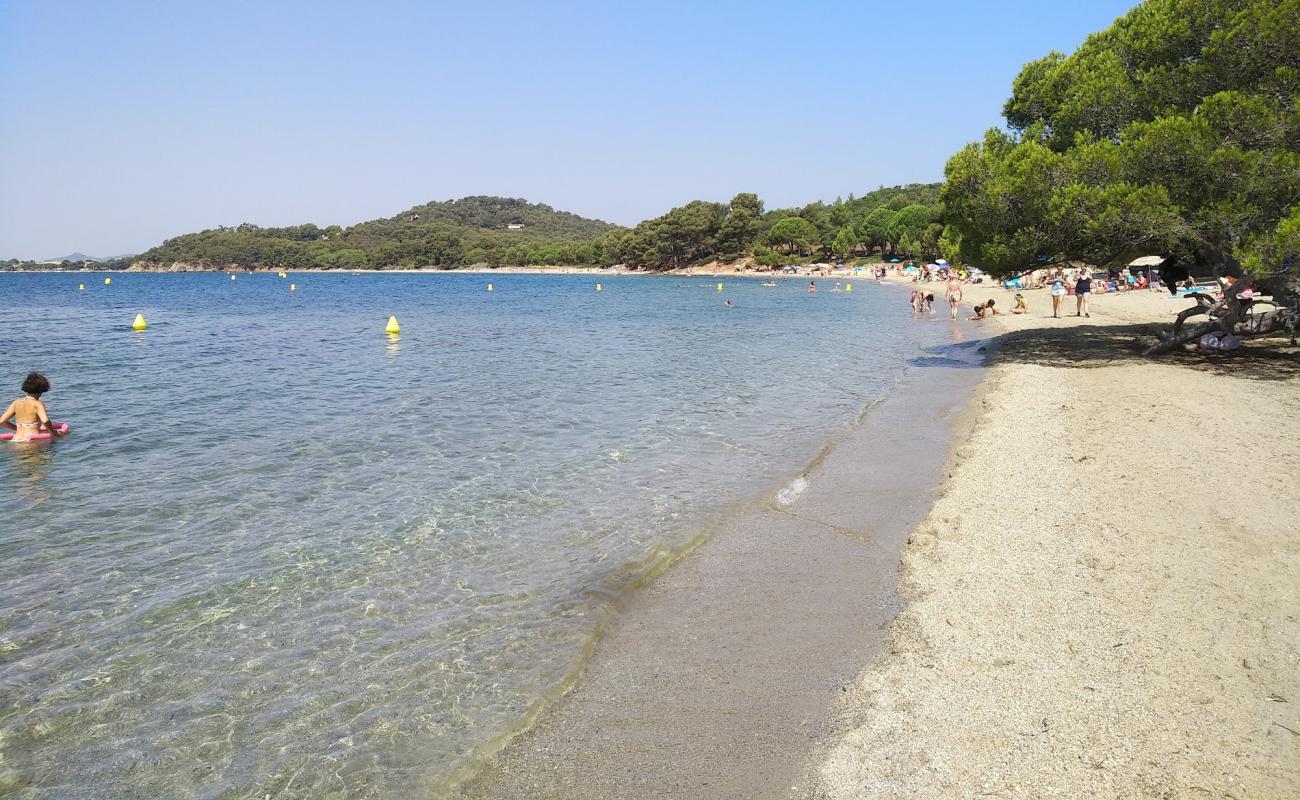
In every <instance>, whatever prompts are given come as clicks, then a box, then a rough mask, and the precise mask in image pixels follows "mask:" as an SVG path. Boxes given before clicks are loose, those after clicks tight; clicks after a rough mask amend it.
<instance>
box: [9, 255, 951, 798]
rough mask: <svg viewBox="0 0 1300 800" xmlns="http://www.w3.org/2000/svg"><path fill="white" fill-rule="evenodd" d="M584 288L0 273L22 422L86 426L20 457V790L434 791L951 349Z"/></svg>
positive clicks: (907, 331)
mask: <svg viewBox="0 0 1300 800" xmlns="http://www.w3.org/2000/svg"><path fill="white" fill-rule="evenodd" d="M489 280H491V281H492V283H493V284H494V285H495V289H496V291H494V292H492V293H490V294H489V293H488V292H486V291H485V285H486V283H487V282H488V281H489ZM595 280H596V279H595V278H592V277H589V276H526V275H494V276H490V277H488V276H477V275H361V276H352V275H346V274H328V275H321V274H311V275H307V274H299V275H294V276H291V278H290V279H289V280H282V279H280V278H277V277H275V276H274V275H273V274H258V275H247V274H241V275H239V276H238V278H237V280H234V281H232V280H230V278H229V277H228V276H227V275H221V274H193V275H136V274H117V275H114V276H113V285H112V286H104V285H103V281H102V276H92V275H14V274H0V320H3V323H4V324H3V328H4V336H5V339H6V341H7V342H8V352H7V357H6V359H5V363H6V364H7V365H8V366H7V367H6V370H7V372H8V374H9V376H10V377H8V378H6V379H5V380H8V381H9V382H10V383H12V384H14V390H13V391H11V394H13V395H15V396H16V395H17V391H16V386H17V384H18V383H20V382H21V379H22V375H23V374H24V373H25V372H26V370H27V369H31V368H40V369H41V370H43V371H45V372H46V373H47V374H48V375H49V377H50V379H51V381H52V383H53V384H54V390H53V391H52V392H51V394H50V395H49V396H48V397H47V401H48V404H49V406H50V408H51V410H52V412H53V415H54V417H55V418H56V419H66V420H68V421H69V422H71V423H72V425H73V433H72V435H71V436H69V437H68V438H67V439H64V440H62V441H59V442H55V443H52V444H44V445H26V446H14V445H7V446H5V447H3V448H0V520H3V521H2V522H0V526H2V527H0V757H2V758H0V792H3V791H4V790H6V789H8V790H10V791H13V792H14V794H15V796H17V797H22V798H54V797H60V798H63V797H105V796H113V797H141V798H144V797H196V798H197V797H203V798H208V797H211V798H218V797H219V798H240V797H259V798H260V797H264V796H267V795H269V796H272V797H405V796H410V795H411V794H412V793H416V792H428V791H432V790H435V789H436V788H437V787H438V786H439V785H440V782H441V781H442V780H443V779H444V778H445V777H446V775H447V774H448V773H449V772H450V771H451V770H452V769H453V768H455V767H456V766H457V765H459V764H462V763H464V761H465V760H466V759H467V757H469V756H470V754H471V753H472V752H473V750H474V748H475V747H477V746H479V745H481V744H482V743H484V742H487V741H491V740H493V739H495V738H496V737H498V736H500V734H501V733H502V732H503V731H504V730H506V729H508V728H509V727H510V726H512V725H514V724H516V723H517V722H518V721H519V720H520V719H521V718H522V717H523V716H524V715H525V713H526V712H527V711H528V710H529V708H530V707H532V706H533V704H535V703H536V702H537V700H538V699H539V698H541V697H543V696H544V695H545V694H546V693H547V692H548V691H550V690H552V689H553V688H554V687H555V686H556V685H557V684H558V683H559V682H560V681H562V680H563V679H564V678H565V677H566V676H567V675H569V674H570V673H571V672H572V671H573V669H574V668H575V666H576V664H577V663H578V660H579V658H580V657H581V654H582V651H583V648H584V646H585V645H586V644H587V643H588V642H589V640H590V637H591V635H592V632H593V630H594V628H595V626H596V625H597V624H598V621H599V619H600V618H601V616H602V614H603V611H604V610H605V609H607V608H608V606H609V604H610V603H611V602H612V601H613V600H614V599H615V598H617V597H618V596H619V595H620V594H621V593H623V592H624V591H625V590H626V589H627V587H628V586H629V585H630V584H631V583H632V582H633V581H634V580H635V579H636V577H637V576H638V575H640V574H641V573H642V572H644V570H645V569H646V568H647V566H648V565H649V564H650V563H652V562H653V561H654V560H655V559H658V558H662V557H663V556H664V555H665V554H666V553H668V552H670V551H671V550H672V549H673V548H675V547H679V546H681V545H683V544H685V543H686V542H688V541H690V540H691V539H692V538H693V537H695V536H696V535H697V534H698V533H699V531H701V530H702V529H703V527H704V526H705V525H706V524H708V521H709V520H710V519H713V518H716V517H717V515H718V514H721V513H724V512H725V510H726V509H727V508H728V507H734V506H735V504H737V503H740V502H744V501H746V500H748V499H751V498H753V497H754V496H755V495H756V493H758V492H761V491H766V490H768V489H770V488H772V487H774V486H777V485H778V484H779V482H780V481H781V479H782V478H783V477H785V476H788V475H789V474H790V473H791V472H792V471H794V470H796V469H797V468H798V467H799V466H800V465H801V464H803V463H805V462H806V461H807V460H808V459H809V458H811V457H812V456H813V455H814V454H815V453H816V452H817V451H818V449H819V448H820V447H821V445H822V443H823V442H824V441H825V440H826V439H827V438H828V437H829V436H831V435H832V434H833V433H835V432H836V431H838V430H840V429H842V428H843V427H844V426H845V425H848V424H851V423H852V422H853V421H854V419H855V418H856V417H857V416H858V415H859V414H860V413H861V411H862V409H863V408H864V407H865V406H867V405H868V404H870V403H871V402H873V401H874V400H877V399H878V398H880V397H881V396H883V395H884V394H885V393H887V392H888V391H889V389H890V387H891V386H892V385H893V384H894V383H895V382H896V381H897V380H898V379H899V377H900V376H901V375H902V374H903V371H904V370H906V369H909V366H908V362H909V360H910V359H914V358H917V357H918V356H922V355H923V353H924V351H925V350H926V349H927V348H930V347H933V346H936V345H940V344H942V343H943V341H944V339H945V338H946V337H947V336H949V335H950V334H949V328H948V326H947V325H946V324H919V323H912V322H911V321H910V320H909V313H908V312H909V310H908V307H907V305H906V303H905V301H904V300H905V299H904V300H900V299H899V297H898V295H897V294H896V293H895V292H894V291H890V290H886V289H884V288H881V287H878V286H875V285H873V284H870V283H869V282H868V281H866V280H862V279H858V280H857V281H855V286H854V291H853V292H852V293H838V294H836V293H832V292H830V291H828V290H829V288H830V285H831V284H830V283H828V282H824V281H823V282H821V283H822V284H823V285H822V290H821V291H820V292H819V293H818V294H817V295H814V296H809V295H807V293H806V291H805V287H806V281H791V282H788V283H784V282H783V283H781V284H780V285H779V286H777V287H775V288H764V287H761V286H759V285H758V284H757V282H753V281H730V282H728V283H727V285H726V291H725V293H724V294H721V295H720V294H718V293H717V292H716V291H715V289H714V286H715V283H716V281H715V280H713V279H707V280H706V279H698V280H692V279H676V278H632V277H627V278H619V277H609V278H602V279H601V282H602V283H603V284H604V287H605V290H604V291H603V292H601V293H599V294H598V293H596V292H595V291H594V290H593V289H594V283H595ZM290 281H293V282H295V283H296V284H297V285H298V291H297V292H294V293H290V292H289V289H288V283H289V282H290ZM78 283H85V285H86V291H84V292H78V291H77V284H78ZM724 297H726V298H730V299H732V300H733V302H734V303H735V305H736V307H735V308H733V309H725V308H723V306H722V300H723V298H724ZM137 312H141V313H143V314H144V315H145V317H146V318H147V319H148V321H149V328H148V330H146V331H144V332H134V331H132V330H130V322H131V319H132V318H133V317H134V315H135V314H136V313H137ZM389 314H396V315H397V316H398V318H399V320H400V321H401V324H402V334H401V336H400V337H398V338H397V339H391V338H390V337H387V336H385V335H384V333H383V328H384V322H385V320H386V319H387V316H388V315H389ZM918 363H920V362H918ZM910 368H912V369H917V367H910ZM7 399H8V398H6V400H7Z"/></svg>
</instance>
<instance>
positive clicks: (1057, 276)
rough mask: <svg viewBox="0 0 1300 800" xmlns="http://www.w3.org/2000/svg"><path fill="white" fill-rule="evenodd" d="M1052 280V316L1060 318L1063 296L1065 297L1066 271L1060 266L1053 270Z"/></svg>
mask: <svg viewBox="0 0 1300 800" xmlns="http://www.w3.org/2000/svg"><path fill="white" fill-rule="evenodd" d="M1050 280H1051V282H1052V283H1051V288H1050V291H1051V293H1052V316H1053V317H1058V318H1059V317H1060V316H1061V298H1062V297H1065V273H1064V272H1061V268H1060V267H1057V268H1056V269H1055V270H1053V272H1052V277H1051V279H1050Z"/></svg>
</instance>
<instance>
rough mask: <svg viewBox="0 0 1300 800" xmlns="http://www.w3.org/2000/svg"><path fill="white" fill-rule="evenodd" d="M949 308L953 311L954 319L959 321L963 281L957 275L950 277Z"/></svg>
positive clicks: (948, 290)
mask: <svg viewBox="0 0 1300 800" xmlns="http://www.w3.org/2000/svg"><path fill="white" fill-rule="evenodd" d="M947 297H948V308H949V309H951V310H952V319H957V304H958V303H960V302H961V280H959V279H958V278H957V276H956V275H955V274H953V275H950V276H949V277H948V289H947Z"/></svg>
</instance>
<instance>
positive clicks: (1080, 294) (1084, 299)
mask: <svg viewBox="0 0 1300 800" xmlns="http://www.w3.org/2000/svg"><path fill="white" fill-rule="evenodd" d="M1090 294H1092V273H1091V272H1089V271H1088V270H1087V269H1084V270H1083V271H1082V272H1080V273H1079V280H1078V281H1076V282H1075V284H1074V308H1075V311H1074V315H1075V316H1076V317H1091V316H1092V314H1089V313H1088V295H1090Z"/></svg>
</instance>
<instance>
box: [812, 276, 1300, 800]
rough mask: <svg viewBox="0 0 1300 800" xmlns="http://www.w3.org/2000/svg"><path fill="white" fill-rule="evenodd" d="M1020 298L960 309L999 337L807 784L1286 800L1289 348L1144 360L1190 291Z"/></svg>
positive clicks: (1294, 779)
mask: <svg viewBox="0 0 1300 800" xmlns="http://www.w3.org/2000/svg"><path fill="white" fill-rule="evenodd" d="M930 285H931V286H938V285H937V284H930ZM936 293H937V292H936ZM965 294H966V300H967V303H970V302H979V301H982V300H984V299H985V298H988V297H995V298H997V299H998V303H999V305H1000V306H1003V305H1004V306H1005V307H1010V306H1011V296H1012V293H1011V292H1007V291H1005V290H1003V289H1000V288H981V287H978V286H976V287H967V288H966V290H965ZM1025 294H1026V296H1027V297H1029V303H1030V309H1031V313H1030V314H1028V315H1024V316H999V317H997V318H996V319H995V320H991V321H986V322H979V323H974V322H972V323H969V324H971V325H979V326H987V327H989V328H990V329H991V330H994V331H996V332H998V333H1000V334H1003V335H1002V336H1001V337H1000V340H999V341H998V344H997V346H996V348H995V352H994V355H993V364H992V366H991V368H990V370H989V375H988V378H987V380H986V382H985V384H984V386H983V387H982V388H981V389H980V391H979V393H978V396H977V399H976V401H975V402H974V404H973V412H972V416H973V421H972V428H971V430H970V433H969V435H968V436H966V437H965V438H964V439H961V440H959V441H956V442H955V443H954V448H953V452H952V456H951V461H950V464H949V466H948V469H947V472H946V479H945V481H944V484H943V488H942V491H941V497H940V499H939V500H938V502H937V503H936V504H935V505H934V507H933V509H932V510H931V511H930V512H929V514H928V515H927V516H926V518H925V520H924V521H923V522H922V523H921V524H920V525H919V526H918V527H917V528H916V529H915V530H914V531H913V533H912V535H911V537H910V538H909V541H908V544H907V546H906V547H905V548H904V551H903V560H902V582H901V586H900V592H901V594H902V596H903V597H904V598H906V600H907V607H906V609H905V610H904V611H903V612H902V613H901V614H900V615H899V617H898V618H897V619H896V620H895V621H894V623H893V625H892V626H891V628H890V631H889V634H888V641H887V644H886V647H885V652H884V653H883V655H881V656H880V657H878V658H876V659H875V660H873V661H872V663H871V664H870V665H868V667H867V669H866V670H865V671H864V673H863V674H862V675H861V677H860V678H859V679H858V680H857V682H856V685H855V687H854V688H853V690H852V691H851V692H850V693H848V695H847V696H846V698H845V699H844V702H843V703H842V704H841V707H840V714H841V720H842V721H843V723H844V725H845V726H846V727H847V728H849V732H848V733H847V734H845V735H843V736H842V737H840V738H839V739H838V741H835V742H834V743H833V744H832V745H831V746H830V748H829V750H828V752H827V753H826V754H825V756H824V758H823V759H822V760H821V763H819V764H816V765H815V766H814V767H813V772H814V773H815V776H816V777H815V778H814V779H813V782H812V785H811V786H810V787H809V788H808V789H807V790H806V791H804V792H802V795H803V796H805V797H809V798H834V799H835V800H839V799H840V798H885V797H908V798H952V797H999V798H1042V797H1098V798H1119V797H1167V798H1184V797H1186V798H1203V797H1215V798H1218V797H1223V798H1243V799H1244V798H1286V797H1296V796H1297V795H1300V524H1298V522H1300V521H1298V520H1297V512H1296V509H1295V506H1294V502H1295V498H1296V496H1297V494H1300V491H1298V490H1300V477H1298V476H1300V439H1298V438H1297V437H1296V436H1295V435H1294V433H1293V432H1291V431H1289V430H1288V425H1289V424H1290V421H1291V420H1294V419H1295V418H1296V416H1297V414H1298V413H1300V394H1298V393H1297V386H1298V381H1297V377H1298V376H1300V363H1298V362H1297V360H1296V358H1295V355H1294V352H1295V350H1294V348H1288V347H1286V345H1285V342H1284V341H1280V340H1271V341H1268V342H1257V343H1248V344H1247V345H1246V348H1244V350H1243V351H1242V352H1239V353H1237V354H1235V355H1229V356H1222V355H1217V356H1215V355H1209V356H1200V355H1193V354H1175V355H1174V356H1173V357H1166V358H1162V359H1145V358H1143V357H1141V356H1140V355H1139V354H1138V351H1139V349H1140V346H1139V344H1138V340H1139V339H1140V337H1142V336H1143V335H1144V334H1145V333H1146V331H1147V327H1148V326H1149V325H1150V324H1152V323H1158V322H1168V321H1170V319H1171V318H1172V315H1173V314H1174V313H1175V312H1176V311H1177V310H1179V309H1181V308H1183V307H1185V305H1186V301H1183V300H1175V299H1170V298H1168V297H1167V296H1166V295H1165V294H1162V293H1156V292H1130V293H1124V294H1119V295H1103V296H1099V297H1094V298H1093V301H1092V318H1091V319H1087V318H1076V317H1074V316H1073V311H1074V298H1073V297H1067V298H1065V303H1064V304H1063V310H1067V311H1069V313H1070V315H1071V316H1068V317H1066V318H1063V319H1051V318H1050V299H1049V298H1048V297H1047V294H1046V292H1044V291H1032V292H1026V293H1025ZM963 310H965V309H963ZM936 311H937V312H938V309H936ZM944 311H946V309H944ZM962 316H963V317H965V316H968V314H963V315H962ZM1145 341H1147V342H1150V341H1151V340H1150V339H1147V340H1145Z"/></svg>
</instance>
